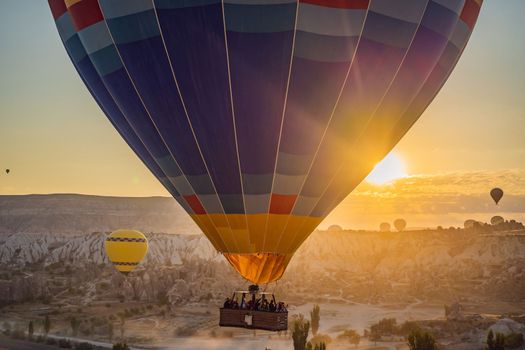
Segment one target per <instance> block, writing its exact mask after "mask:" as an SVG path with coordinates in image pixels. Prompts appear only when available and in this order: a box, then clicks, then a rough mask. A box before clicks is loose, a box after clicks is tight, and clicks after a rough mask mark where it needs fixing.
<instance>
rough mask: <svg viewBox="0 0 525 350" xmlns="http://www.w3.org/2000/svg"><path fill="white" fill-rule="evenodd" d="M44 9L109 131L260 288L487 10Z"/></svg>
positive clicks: (78, 2) (371, 159) (431, 2)
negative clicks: (111, 127) (113, 131)
mask: <svg viewBox="0 0 525 350" xmlns="http://www.w3.org/2000/svg"><path fill="white" fill-rule="evenodd" d="M48 1H49V4H50V7H51V12H52V14H53V17H54V19H55V22H56V24H57V28H58V31H59V34H60V36H61V38H62V41H63V43H64V46H65V48H66V50H67V52H68V54H69V56H70V58H71V60H72V61H73V64H74V66H75V68H76V69H77V71H78V73H79V74H80V76H81V77H82V79H83V80H84V83H85V84H86V86H87V87H88V89H89V90H90V92H91V94H92V95H93V97H94V98H95V100H96V101H97V103H98V104H99V105H100V107H101V109H102V110H103V111H104V112H105V114H106V115H107V117H108V118H109V120H110V121H111V123H112V124H113V125H114V126H115V128H116V129H117V131H118V132H119V133H120V135H121V136H122V137H123V138H124V139H125V140H126V142H127V143H128V144H129V145H130V147H131V148H132V149H133V150H134V151H135V153H136V154H137V155H138V156H139V158H140V159H141V160H142V161H143V162H144V163H145V165H146V166H147V167H148V168H149V169H150V170H151V171H152V173H153V174H154V175H155V176H156V177H157V178H158V179H159V181H161V182H162V184H163V185H164V186H165V187H166V189H167V190H168V191H169V192H170V193H171V194H172V195H173V197H174V198H175V199H176V200H177V201H178V202H179V204H180V205H181V206H182V207H183V208H184V209H185V210H186V211H187V212H188V213H189V215H190V216H191V217H192V219H193V220H194V221H195V222H196V224H197V225H199V227H200V228H201V229H202V231H203V232H204V234H205V235H206V236H207V237H208V238H209V240H210V241H211V243H212V244H213V246H214V247H215V248H216V249H217V250H218V251H220V252H221V253H223V255H224V256H225V257H226V258H227V259H228V261H229V262H230V263H231V264H232V265H233V267H234V268H235V269H236V270H237V271H238V272H239V273H240V274H241V275H242V276H243V277H244V278H246V279H248V280H250V281H252V282H253V283H259V284H260V283H268V282H271V281H275V280H278V279H279V278H281V276H282V274H283V273H284V271H285V269H286V266H287V264H288V262H289V261H290V259H291V257H292V255H293V254H294V252H295V251H296V250H297V249H298V248H299V246H300V245H301V243H302V242H303V241H304V240H305V239H306V238H307V237H308V235H309V234H310V233H311V232H312V231H313V230H314V229H315V228H316V227H317V226H318V224H319V223H320V222H321V221H322V220H323V219H324V218H325V217H326V216H327V215H328V214H329V213H330V212H331V211H332V209H333V208H335V207H336V206H337V205H338V203H340V202H341V201H342V200H343V199H344V198H345V197H346V196H347V195H348V194H349V193H350V192H351V191H352V190H353V189H354V188H355V187H356V186H357V185H358V184H359V183H360V182H361V181H362V180H363V179H364V178H365V177H366V176H367V174H368V173H369V172H370V171H371V170H372V168H373V167H374V165H375V164H376V163H378V162H379V161H380V160H381V159H382V158H383V157H384V156H385V155H386V154H388V152H389V151H390V150H391V149H392V147H393V146H394V145H395V144H396V143H397V142H398V141H399V140H400V139H401V137H402V136H403V135H404V134H405V133H406V132H407V131H408V129H409V128H410V127H411V126H412V124H414V122H415V121H416V120H417V119H418V118H419V116H420V115H421V114H422V113H423V111H424V110H425V108H426V107H427V106H428V104H429V103H430V102H431V101H432V99H433V98H434V96H435V95H436V94H437V92H438V91H439V90H440V88H441V87H442V86H443V84H444V83H445V81H446V79H447V78H448V76H449V74H450V73H451V71H452V69H453V68H454V66H455V65H456V63H457V61H458V59H459V57H460V55H461V53H462V52H463V49H464V48H465V45H466V43H467V41H468V39H469V37H470V33H471V31H472V29H473V27H474V24H475V22H476V19H477V16H478V13H479V10H480V7H481V3H482V0H447V1H442V0H391V1H378V0H372V1H369V0H338V1H334V0H329V1H327V0H301V1H297V0H280V1H274V0H260V1H247V0H246V1H241V0H224V1H219V0H206V1H202V0H199V1H197V0H193V1H192V0H188V1H181V0H134V1H129V0H98V1H97V0H74V1H73V0H48ZM79 108H81V106H79Z"/></svg>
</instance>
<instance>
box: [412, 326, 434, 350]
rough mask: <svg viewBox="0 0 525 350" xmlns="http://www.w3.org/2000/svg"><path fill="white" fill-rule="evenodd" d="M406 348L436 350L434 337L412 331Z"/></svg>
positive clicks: (418, 331)
mask: <svg viewBox="0 0 525 350" xmlns="http://www.w3.org/2000/svg"><path fill="white" fill-rule="evenodd" d="M408 347H409V348H410V350H437V344H436V340H435V339H434V337H433V336H432V335H431V334H430V333H427V332H421V331H420V330H415V331H412V332H411V333H410V334H409V335H408Z"/></svg>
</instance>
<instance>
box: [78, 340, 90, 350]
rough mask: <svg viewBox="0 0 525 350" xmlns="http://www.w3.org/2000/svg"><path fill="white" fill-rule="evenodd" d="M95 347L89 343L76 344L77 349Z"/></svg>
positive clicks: (88, 349)
mask: <svg viewBox="0 0 525 350" xmlns="http://www.w3.org/2000/svg"><path fill="white" fill-rule="evenodd" d="M94 349H95V347H94V346H93V345H91V344H89V343H85V342H83V343H78V344H77V345H76V346H75V350H94Z"/></svg>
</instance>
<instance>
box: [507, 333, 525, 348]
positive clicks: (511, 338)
mask: <svg viewBox="0 0 525 350" xmlns="http://www.w3.org/2000/svg"><path fill="white" fill-rule="evenodd" d="M522 345H523V334H522V333H514V332H512V333H510V334H507V335H506V336H505V348H507V349H517V348H519V347H520V346H522Z"/></svg>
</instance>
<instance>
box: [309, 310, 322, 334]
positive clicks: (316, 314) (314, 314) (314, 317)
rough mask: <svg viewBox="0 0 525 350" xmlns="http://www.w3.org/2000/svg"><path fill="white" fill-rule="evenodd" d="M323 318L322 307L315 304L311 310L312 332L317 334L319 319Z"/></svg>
mask: <svg viewBox="0 0 525 350" xmlns="http://www.w3.org/2000/svg"><path fill="white" fill-rule="evenodd" d="M320 320H321V308H320V307H319V305H317V304H315V305H314V307H313V309H312V311H310V322H312V333H313V335H317V331H319V321H320Z"/></svg>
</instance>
